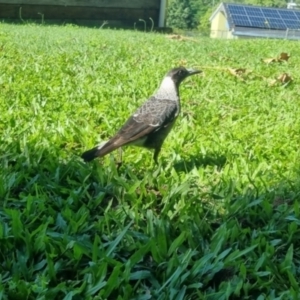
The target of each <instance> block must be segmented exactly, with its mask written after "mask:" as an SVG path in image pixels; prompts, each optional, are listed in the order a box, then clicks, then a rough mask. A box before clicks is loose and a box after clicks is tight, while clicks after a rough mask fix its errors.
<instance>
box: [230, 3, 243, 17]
mask: <svg viewBox="0 0 300 300" xmlns="http://www.w3.org/2000/svg"><path fill="white" fill-rule="evenodd" d="M230 12H231V13H232V14H236V15H246V12H245V10H244V7H243V6H241V5H230Z"/></svg>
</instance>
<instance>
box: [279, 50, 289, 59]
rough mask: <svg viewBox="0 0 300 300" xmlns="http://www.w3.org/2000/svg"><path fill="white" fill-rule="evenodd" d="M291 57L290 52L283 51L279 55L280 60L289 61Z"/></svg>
mask: <svg viewBox="0 0 300 300" xmlns="http://www.w3.org/2000/svg"><path fill="white" fill-rule="evenodd" d="M289 58H290V55H289V54H288V53H285V52H282V53H280V55H279V56H278V61H284V60H285V61H288V60H289Z"/></svg>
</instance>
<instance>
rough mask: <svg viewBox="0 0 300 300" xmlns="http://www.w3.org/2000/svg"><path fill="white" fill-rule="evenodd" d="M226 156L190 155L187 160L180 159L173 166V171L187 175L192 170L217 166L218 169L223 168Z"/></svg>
mask: <svg viewBox="0 0 300 300" xmlns="http://www.w3.org/2000/svg"><path fill="white" fill-rule="evenodd" d="M226 160H227V159H226V156H225V155H222V154H208V155H205V156H203V155H192V156H189V157H188V158H187V159H182V160H180V161H179V162H177V163H175V164H174V169H175V170H176V171H177V172H185V173H189V172H190V171H191V170H193V169H194V168H197V169H198V168H200V167H206V166H217V167H218V169H221V168H223V166H224V165H225V164H226Z"/></svg>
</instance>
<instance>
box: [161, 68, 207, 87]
mask: <svg viewBox="0 0 300 300" xmlns="http://www.w3.org/2000/svg"><path fill="white" fill-rule="evenodd" d="M201 72H202V71H201V70H196V69H186V68H185V67H178V68H174V69H171V70H170V71H169V72H168V73H167V75H166V77H170V78H172V80H173V81H174V82H175V83H176V84H177V85H179V84H180V83H181V82H182V81H183V80H184V79H185V78H187V77H189V76H191V75H194V74H199V73H201Z"/></svg>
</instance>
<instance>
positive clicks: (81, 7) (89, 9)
mask: <svg viewBox="0 0 300 300" xmlns="http://www.w3.org/2000/svg"><path fill="white" fill-rule="evenodd" d="M166 5H167V0H127V1H126V0H0V19H4V20H12V21H17V20H19V21H20V20H22V21H23V20H25V21H27V20H41V19H42V20H43V21H46V22H48V21H50V22H53V21H55V22H56V23H61V22H68V21H70V22H74V23H84V22H94V23H95V22H98V23H100V24H101V23H102V22H104V21H108V22H109V24H117V23H119V24H120V25H124V26H129V27H132V28H133V26H134V24H135V23H138V22H139V20H140V19H143V20H144V21H145V22H147V23H148V24H149V26H152V25H154V27H164V26H165V19H166V18H165V16H166ZM152 20H153V23H154V24H152ZM142 25H143V24H142ZM143 26H144V25H143Z"/></svg>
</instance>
